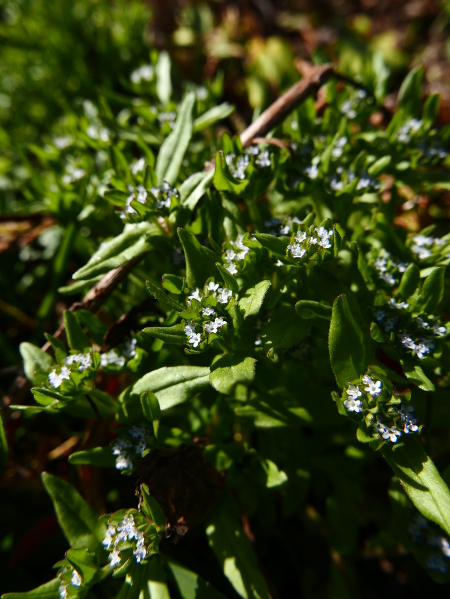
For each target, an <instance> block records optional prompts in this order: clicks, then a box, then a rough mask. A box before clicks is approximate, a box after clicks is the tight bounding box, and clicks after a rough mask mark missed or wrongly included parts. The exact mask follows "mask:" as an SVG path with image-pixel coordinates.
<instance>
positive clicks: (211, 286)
mask: <svg viewBox="0 0 450 599" xmlns="http://www.w3.org/2000/svg"><path fill="white" fill-rule="evenodd" d="M207 289H208V291H213V292H214V293H215V292H216V291H217V290H218V289H219V283H214V281H210V282H209V283H208V287H207Z"/></svg>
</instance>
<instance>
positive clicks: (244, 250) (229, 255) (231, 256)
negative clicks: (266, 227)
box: [224, 235, 250, 275]
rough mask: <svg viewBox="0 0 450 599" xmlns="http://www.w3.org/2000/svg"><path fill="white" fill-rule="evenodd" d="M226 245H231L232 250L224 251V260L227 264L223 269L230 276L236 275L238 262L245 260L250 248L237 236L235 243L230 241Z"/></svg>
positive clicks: (242, 237) (241, 237)
mask: <svg viewBox="0 0 450 599" xmlns="http://www.w3.org/2000/svg"><path fill="white" fill-rule="evenodd" d="M228 243H229V244H230V245H231V247H232V249H227V250H225V254H224V260H225V262H227V263H228V264H227V266H226V267H225V268H226V269H227V270H228V272H229V273H230V274H232V275H236V274H237V273H238V268H237V267H238V265H239V262H243V261H244V260H245V256H247V254H248V253H249V252H250V248H249V247H247V246H246V245H245V243H244V236H243V235H238V237H237V239H236V241H230V242H228Z"/></svg>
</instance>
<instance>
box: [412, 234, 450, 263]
mask: <svg viewBox="0 0 450 599" xmlns="http://www.w3.org/2000/svg"><path fill="white" fill-rule="evenodd" d="M446 244H447V242H446V241H445V240H444V239H440V238H439V237H428V236H427V235H415V236H414V237H413V238H412V246H411V251H412V252H413V254H415V255H416V256H417V258H418V259H419V260H426V259H427V258H429V257H430V256H431V255H432V250H436V249H438V248H439V247H441V246H443V245H446Z"/></svg>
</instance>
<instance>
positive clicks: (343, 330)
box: [329, 295, 367, 388]
mask: <svg viewBox="0 0 450 599" xmlns="http://www.w3.org/2000/svg"><path fill="white" fill-rule="evenodd" d="M329 349H330V360H331V368H332V369H333V372H334V376H335V377H336V381H337V384H338V385H339V387H341V388H342V387H344V385H346V384H347V383H348V382H349V381H352V380H354V379H357V378H359V376H360V375H361V374H364V373H365V372H366V369H367V357H366V356H367V352H366V345H365V342H364V335H363V332H362V331H361V328H360V327H359V325H358V324H357V322H356V321H355V319H354V318H353V316H352V313H351V312H350V307H349V305H348V301H347V298H346V296H345V295H340V296H339V297H337V298H336V299H335V301H334V304H333V313H332V317H331V324H330V333H329Z"/></svg>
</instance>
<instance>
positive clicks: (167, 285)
mask: <svg viewBox="0 0 450 599" xmlns="http://www.w3.org/2000/svg"><path fill="white" fill-rule="evenodd" d="M162 286H163V287H164V289H167V291H168V292H169V293H174V294H175V295H180V294H181V293H183V291H184V289H185V287H186V281H185V280H184V279H183V277H178V276H177V275H163V277H162Z"/></svg>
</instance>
